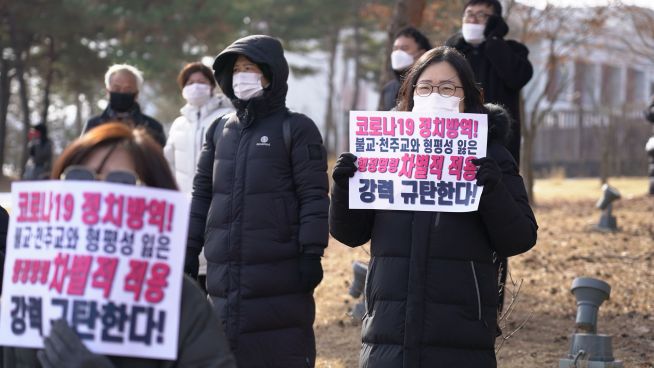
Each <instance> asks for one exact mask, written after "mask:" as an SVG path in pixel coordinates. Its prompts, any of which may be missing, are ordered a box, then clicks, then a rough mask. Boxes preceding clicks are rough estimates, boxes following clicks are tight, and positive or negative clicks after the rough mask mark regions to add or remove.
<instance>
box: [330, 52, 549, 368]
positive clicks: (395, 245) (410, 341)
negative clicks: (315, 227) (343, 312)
mask: <svg viewBox="0 0 654 368" xmlns="http://www.w3.org/2000/svg"><path fill="white" fill-rule="evenodd" d="M398 110H399V111H414V112H416V111H420V112H457V113H458V112H465V113H477V114H488V124H489V136H488V150H487V153H488V154H487V157H484V158H479V159H476V160H473V163H474V164H475V165H477V166H478V170H477V173H476V180H477V185H482V186H484V189H483V194H482V196H481V201H480V203H479V209H478V211H475V212H463V213H453V212H428V211H415V212H414V211H389V210H363V209H350V208H349V205H348V195H349V189H348V185H349V178H350V177H352V176H354V174H355V172H356V171H357V166H356V161H357V158H356V156H354V155H352V154H350V153H344V154H342V155H341V156H340V158H339V159H338V161H337V163H336V166H335V168H334V171H333V175H332V176H333V179H334V186H333V189H332V202H331V208H330V218H329V220H330V232H331V234H332V235H333V236H334V237H335V238H336V239H338V240H339V241H341V242H343V243H344V244H346V245H348V246H351V247H356V246H360V245H362V244H365V243H366V242H368V241H369V240H371V241H372V243H371V255H372V258H371V260H370V264H369V269H368V278H367V281H366V288H365V297H366V301H367V304H366V316H365V318H364V322H363V326H364V327H363V333H362V338H363V345H362V350H361V358H360V366H361V367H375V368H378V367H392V368H397V367H405V368H416V367H459V368H465V367H471V368H480V367H481V368H484V367H496V365H497V364H496V359H495V350H494V342H495V337H496V334H497V332H498V329H497V303H498V295H497V290H498V285H497V270H496V268H495V267H494V265H493V258H494V257H495V256H502V257H509V256H513V255H516V254H520V253H523V252H526V251H527V250H529V249H530V248H531V247H532V246H534V244H535V243H536V230H537V228H538V226H537V225H536V219H535V218H534V215H533V212H532V210H531V208H530V207H529V204H528V201H527V195H526V193H525V189H524V184H523V181H522V178H521V177H520V175H519V174H518V167H517V165H516V163H515V161H514V160H513V158H512V157H511V154H510V153H509V151H508V150H507V149H506V148H505V147H504V145H503V143H504V142H505V139H506V135H507V129H508V123H509V117H508V115H507V113H506V112H505V111H504V110H503V109H502V108H500V107H498V106H494V105H486V106H484V105H483V102H482V95H481V92H480V90H479V89H478V88H477V87H476V85H475V82H474V76H473V73H472V70H471V69H470V66H469V65H468V63H467V62H466V60H465V58H464V57H463V56H462V55H461V54H459V53H458V52H457V51H456V50H454V49H452V48H447V47H439V48H435V49H432V50H431V51H428V52H427V53H425V54H424V55H423V56H422V57H421V58H420V59H419V60H418V61H417V62H416V63H415V64H414V66H413V67H412V69H411V70H410V71H409V73H408V75H407V78H406V80H405V81H404V84H403V86H402V88H401V90H400V100H399V105H398Z"/></svg>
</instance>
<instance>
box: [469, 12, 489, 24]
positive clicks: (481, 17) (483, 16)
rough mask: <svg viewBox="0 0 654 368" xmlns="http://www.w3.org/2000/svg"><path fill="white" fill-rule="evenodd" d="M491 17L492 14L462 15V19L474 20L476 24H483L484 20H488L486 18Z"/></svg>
mask: <svg viewBox="0 0 654 368" xmlns="http://www.w3.org/2000/svg"><path fill="white" fill-rule="evenodd" d="M491 15H493V14H488V13H484V12H478V13H472V12H470V13H468V12H466V13H464V14H463V19H464V20H474V21H476V22H485V21H486V20H488V18H490V16H491Z"/></svg>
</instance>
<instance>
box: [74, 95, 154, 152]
mask: <svg viewBox="0 0 654 368" xmlns="http://www.w3.org/2000/svg"><path fill="white" fill-rule="evenodd" d="M126 120H129V121H131V122H132V123H134V126H135V127H144V128H145V130H146V131H147V132H148V133H150V135H151V136H152V138H154V140H155V141H157V143H159V144H160V145H161V147H163V146H165V145H166V133H164V130H163V126H162V125H161V123H160V122H158V121H157V120H155V119H154V118H153V117H151V116H148V115H145V114H144V113H143V112H141V106H140V105H139V104H138V103H134V106H133V107H132V108H131V109H130V110H129V111H128V112H126V113H122V114H121V113H119V112H116V111H114V110H113V109H112V108H111V107H110V106H107V108H106V109H104V111H103V112H102V114H100V115H98V116H94V117H92V118H90V119H89V120H88V121H87V122H86V124H85V125H84V128H83V129H82V134H84V133H86V132H88V131H89V130H91V129H93V128H95V127H97V126H100V125H102V124H104V123H107V122H110V121H126Z"/></svg>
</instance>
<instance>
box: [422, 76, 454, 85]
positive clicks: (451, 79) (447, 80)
mask: <svg viewBox="0 0 654 368" xmlns="http://www.w3.org/2000/svg"><path fill="white" fill-rule="evenodd" d="M454 78H456V76H454V77H450V78H448V79H441V80H440V81H439V82H438V83H436V84H441V83H445V82H450V83H454V84H456V82H455V81H454V80H453V79H454ZM420 82H429V83H431V82H432V80H431V79H418V83H420Z"/></svg>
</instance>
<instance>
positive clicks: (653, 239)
mask: <svg viewBox="0 0 654 368" xmlns="http://www.w3.org/2000/svg"><path fill="white" fill-rule="evenodd" d="M610 184H611V185H613V186H615V187H617V188H618V190H620V192H621V193H622V196H623V199H622V200H620V201H618V202H616V203H615V208H614V214H615V215H616V216H617V218H618V225H619V226H620V228H621V229H620V231H619V232H617V233H613V234H604V233H597V232H592V231H590V230H589V227H590V225H591V224H593V223H595V222H596V221H597V220H598V219H599V211H598V210H596V209H595V207H594V205H595V201H596V200H597V198H598V197H599V195H600V192H601V191H600V185H599V181H598V180H597V179H588V180H586V179H579V180H563V179H556V178H554V179H548V180H542V181H538V182H537V184H536V190H537V191H536V193H537V195H538V198H539V205H538V206H537V207H536V209H535V212H536V216H537V218H538V222H539V226H540V229H539V241H538V244H537V246H536V247H535V248H534V249H533V250H531V251H530V252H528V253H526V254H524V255H521V256H517V257H514V258H512V260H511V273H512V275H513V277H514V279H517V280H520V279H522V280H523V281H524V284H523V286H522V291H521V296H520V299H521V301H520V302H519V304H518V305H517V307H516V310H515V312H514V313H513V315H512V318H511V321H510V322H509V326H508V327H509V329H510V327H512V326H514V327H515V326H518V325H519V324H520V322H522V321H523V320H524V319H525V318H526V317H527V316H528V315H529V314H533V317H532V318H531V319H530V321H529V322H528V323H527V324H526V326H525V327H524V328H523V329H521V330H520V331H518V332H517V333H516V335H515V336H513V337H512V338H511V339H510V340H509V341H508V342H507V343H506V344H505V346H504V347H503V348H502V352H501V354H500V359H499V361H498V366H499V367H516V368H517V367H520V368H532V367H533V368H536V367H539V368H540V367H555V366H558V359H560V358H563V357H564V356H565V354H566V353H567V350H568V349H569V335H570V334H571V333H572V332H573V329H574V316H575V312H576V306H575V300H574V298H573V296H572V295H571V294H570V292H569V289H570V285H571V284H572V280H574V278H575V277H578V276H590V277H595V278H599V279H602V280H604V281H607V282H608V283H609V284H611V286H612V292H611V299H610V300H609V301H607V302H606V303H605V304H604V305H603V306H602V308H601V309H600V316H599V332H600V333H606V334H610V335H612V336H613V339H614V340H613V349H614V356H615V357H616V358H617V359H620V360H623V361H624V362H625V366H626V367H637V368H645V367H647V368H652V367H654V286H652V283H653V281H654V268H653V266H654V197H649V196H646V195H645V193H646V190H647V180H646V179H645V178H640V179H612V180H611V181H610ZM367 258H368V255H367V254H366V253H365V252H364V251H363V250H362V249H350V248H348V247H346V246H344V245H342V244H340V243H338V242H336V241H335V240H333V239H332V241H331V243H330V247H329V248H328V250H327V253H326V255H325V259H324V267H325V279H324V281H323V283H322V284H321V285H320V287H319V288H318V289H317V290H316V301H317V319H316V325H315V329H316V336H317V344H318V363H317V366H318V367H322V368H337V367H348V368H349V367H356V366H357V361H358V353H359V344H360V325H359V324H358V323H356V322H354V321H352V320H351V319H350V317H348V316H347V312H348V310H349V308H350V307H351V306H352V304H353V300H352V298H351V297H350V296H349V295H348V294H347V288H348V286H349V280H350V279H351V275H352V271H351V264H352V261H354V260H355V259H362V260H366V259H367Z"/></svg>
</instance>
